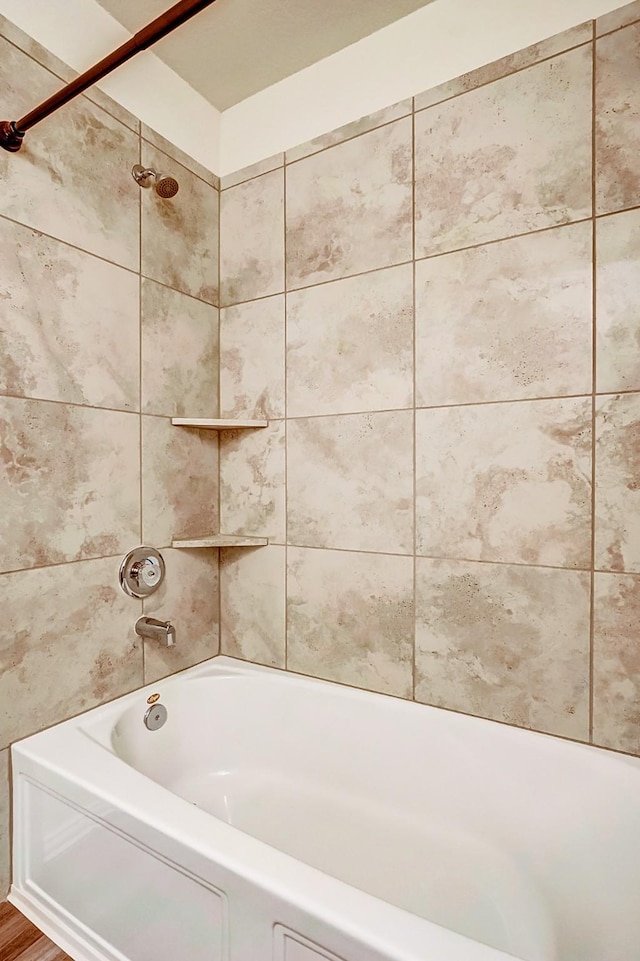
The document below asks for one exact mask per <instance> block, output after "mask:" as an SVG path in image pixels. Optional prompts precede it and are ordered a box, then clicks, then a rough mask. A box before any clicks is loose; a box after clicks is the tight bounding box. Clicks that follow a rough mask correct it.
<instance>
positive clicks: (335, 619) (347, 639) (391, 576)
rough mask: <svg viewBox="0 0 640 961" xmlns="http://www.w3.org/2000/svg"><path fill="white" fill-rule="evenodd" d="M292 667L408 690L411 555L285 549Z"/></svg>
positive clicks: (362, 684)
mask: <svg viewBox="0 0 640 961" xmlns="http://www.w3.org/2000/svg"><path fill="white" fill-rule="evenodd" d="M288 558H289V566H288V572H287V585H288V587H287V614H288V628H287V656H288V660H287V666H288V668H289V670H290V671H297V672H299V673H301V674H311V675H313V676H315V677H323V678H326V679H327V680H330V681H339V682H341V683H343V684H352V685H354V686H355V687H363V688H366V689H368V690H371V691H382V692H383V693H386V694H397V695H400V696H401V697H411V693H412V682H413V676H412V675H413V559H412V558H410V557H387V556H383V555H379V554H350V553H347V552H346V551H316V550H304V549H301V548H289V551H288Z"/></svg>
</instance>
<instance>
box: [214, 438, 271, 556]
mask: <svg viewBox="0 0 640 961" xmlns="http://www.w3.org/2000/svg"><path fill="white" fill-rule="evenodd" d="M284 485H285V424H284V421H282V420H280V421H272V423H270V424H269V426H268V427H264V428H259V429H257V430H234V431H231V430H225V431H224V432H223V433H221V435H220V530H221V531H222V532H223V533H224V534H247V535H249V536H256V537H268V538H269V540H270V541H272V542H274V543H276V544H284V543H285V540H286V512H285V486H284Z"/></svg>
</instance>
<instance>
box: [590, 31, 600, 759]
mask: <svg viewBox="0 0 640 961" xmlns="http://www.w3.org/2000/svg"><path fill="white" fill-rule="evenodd" d="M595 31H596V22H595V20H594V21H593V40H594V42H593V44H592V67H591V215H592V221H591V573H590V586H589V742H590V743H591V744H593V715H594V629H595V573H594V571H595V566H596V554H595V551H596V386H597V373H598V371H597V360H598V358H597V263H598V261H597V234H596V219H595V212H596V171H597V168H596V159H597V158H596V79H597V78H596V49H595Z"/></svg>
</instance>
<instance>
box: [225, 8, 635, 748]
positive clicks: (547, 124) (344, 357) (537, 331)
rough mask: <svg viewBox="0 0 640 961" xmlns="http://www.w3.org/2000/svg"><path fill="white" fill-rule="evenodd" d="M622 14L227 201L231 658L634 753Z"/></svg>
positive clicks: (354, 131)
mask: <svg viewBox="0 0 640 961" xmlns="http://www.w3.org/2000/svg"><path fill="white" fill-rule="evenodd" d="M638 90H640V3H638V2H636V3H633V4H631V5H630V6H628V7H625V8H624V9H623V10H620V11H616V12H614V13H612V14H609V15H607V16H605V17H603V18H601V19H600V20H598V21H596V22H595V23H593V22H589V23H585V24H583V25H581V26H578V27H576V28H574V29H572V30H569V31H567V32H566V33H563V34H561V35H559V36H557V37H553V38H551V39H550V40H545V41H544V42H542V43H539V44H537V45H535V46H534V47H531V48H529V49H527V50H524V51H521V52H520V53H518V54H515V55H513V56H511V57H508V58H506V59H505V60H502V61H500V62H498V63H494V64H490V65H488V66H486V67H483V68H482V69H481V70H478V71H476V72H475V73H473V74H470V75H467V76H463V77H461V78H459V79H458V80H455V81H453V82H451V83H447V84H445V85H443V86H442V87H439V88H437V89H436V90H431V91H428V92H427V93H424V94H421V95H420V96H417V97H416V98H415V99H414V100H413V101H412V100H407V101H405V102H403V103H400V104H396V105H395V106H393V107H391V108H389V109H388V110H385V111H381V112H380V113H378V114H376V115H374V116H372V117H368V118H364V119H363V120H362V121H360V122H358V123H356V124H351V125H350V126H349V127H346V128H343V129H341V130H338V131H334V132H333V133H331V134H329V135H327V136H326V137H320V138H318V139H317V140H315V141H313V142H311V143H309V144H306V145H303V146H301V147H298V148H296V149H294V150H291V151H289V152H288V153H287V154H286V155H285V156H277V157H273V158H269V159H268V160H267V161H264V162H262V163H261V164H259V165H256V166H255V167H253V168H249V169H248V170H246V171H243V172H240V173H238V174H235V175H233V177H228V178H225V179H223V182H222V193H221V236H222V247H221V306H222V309H221V316H220V355H221V379H220V386H221V415H223V416H224V415H242V414H244V415H247V416H251V415H255V416H266V417H268V418H269V420H270V426H269V428H268V429H267V430H266V431H255V432H253V433H242V434H241V433H238V434H236V435H233V434H232V435H230V436H225V437H224V438H223V439H222V440H221V448H220V451H221V456H220V485H221V495H222V496H221V515H222V527H223V528H224V529H227V530H233V529H242V530H244V531H246V532H247V533H252V534H256V535H263V536H268V537H269V539H270V544H269V546H268V547H266V548H261V549H256V550H253V551H241V550H229V551H225V552H223V557H222V560H221V604H222V606H221V611H222V617H221V646H222V651H223V652H225V653H228V654H232V655H234V656H237V657H241V658H246V659H248V660H252V661H256V662H259V663H262V664H269V665H275V666H277V667H284V668H288V669H289V670H292V671H297V672H302V673H304V674H311V675H315V676H318V677H323V678H330V679H333V680H336V681H340V682H344V683H347V684H353V685H356V686H360V687H365V688H368V689H371V690H374V691H383V692H388V693H390V694H394V695H398V696H401V697H405V698H414V699H416V700H418V701H422V702H425V703H429V704H435V705H439V706H443V707H446V708H451V709H454V710H459V711H464V712H468V713H471V714H477V715H481V716H484V717H488V718H493V719H496V720H499V721H503V722H507V723H510V724H515V725H520V726H523V727H527V728H534V729H536V730H539V731H545V732H550V733H552V734H558V735H562V736H566V737H570V738H575V739H578V740H580V741H585V742H592V743H594V744H597V745H602V746H605V747H610V748H614V749H618V750H621V751H625V752H630V753H634V754H640V635H639V629H638V625H639V624H640V479H639V478H640V306H639V305H640V106H639V104H640V101H639V100H638Z"/></svg>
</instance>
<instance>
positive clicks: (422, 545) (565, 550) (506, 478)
mask: <svg viewBox="0 0 640 961" xmlns="http://www.w3.org/2000/svg"><path fill="white" fill-rule="evenodd" d="M590 521H591V400H590V398H582V397H581V398H567V399H562V400H540V401H529V402H521V403H514V404H490V405H480V406H477V407H474V406H470V407H448V408H440V409H432V410H419V411H418V412H417V414H416V526H417V532H416V536H417V553H418V554H423V555H427V556H430V557H448V558H460V559H462V558H466V559H468V560H487V561H504V562H509V561H513V562H522V563H524V564H544V565H549V566H552V567H581V568H587V567H589V565H590V557H591V530H590Z"/></svg>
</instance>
